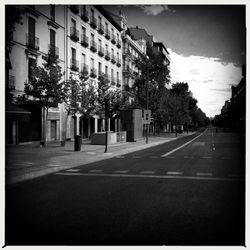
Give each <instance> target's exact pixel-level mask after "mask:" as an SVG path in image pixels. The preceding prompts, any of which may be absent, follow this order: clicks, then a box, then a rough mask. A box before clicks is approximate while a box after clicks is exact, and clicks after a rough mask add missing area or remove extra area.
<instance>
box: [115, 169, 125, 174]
mask: <svg viewBox="0 0 250 250" xmlns="http://www.w3.org/2000/svg"><path fill="white" fill-rule="evenodd" d="M114 173H118V174H126V173H128V170H116V171H114Z"/></svg>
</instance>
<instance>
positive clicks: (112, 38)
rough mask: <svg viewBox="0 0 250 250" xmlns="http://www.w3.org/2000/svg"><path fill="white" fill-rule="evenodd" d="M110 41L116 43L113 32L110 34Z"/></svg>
mask: <svg viewBox="0 0 250 250" xmlns="http://www.w3.org/2000/svg"><path fill="white" fill-rule="evenodd" d="M111 43H113V44H116V37H115V35H114V34H112V36H111Z"/></svg>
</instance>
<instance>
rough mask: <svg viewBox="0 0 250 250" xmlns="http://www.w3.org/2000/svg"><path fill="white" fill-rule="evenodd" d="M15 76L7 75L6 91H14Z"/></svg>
mask: <svg viewBox="0 0 250 250" xmlns="http://www.w3.org/2000/svg"><path fill="white" fill-rule="evenodd" d="M15 82H16V79H15V76H12V75H9V82H8V89H9V90H15Z"/></svg>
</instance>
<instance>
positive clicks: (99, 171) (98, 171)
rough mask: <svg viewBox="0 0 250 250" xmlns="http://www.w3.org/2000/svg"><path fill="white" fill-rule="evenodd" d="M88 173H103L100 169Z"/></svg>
mask: <svg viewBox="0 0 250 250" xmlns="http://www.w3.org/2000/svg"><path fill="white" fill-rule="evenodd" d="M88 172H89V173H101V172H103V170H101V169H92V170H89V171H88Z"/></svg>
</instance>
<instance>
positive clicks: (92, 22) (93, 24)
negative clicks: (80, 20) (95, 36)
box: [90, 16, 97, 29]
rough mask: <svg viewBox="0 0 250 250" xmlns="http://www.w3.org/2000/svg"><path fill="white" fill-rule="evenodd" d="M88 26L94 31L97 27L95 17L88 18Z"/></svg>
mask: <svg viewBox="0 0 250 250" xmlns="http://www.w3.org/2000/svg"><path fill="white" fill-rule="evenodd" d="M90 26H91V27H92V28H93V29H96V27H97V20H96V18H95V17H93V16H91V17H90Z"/></svg>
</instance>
